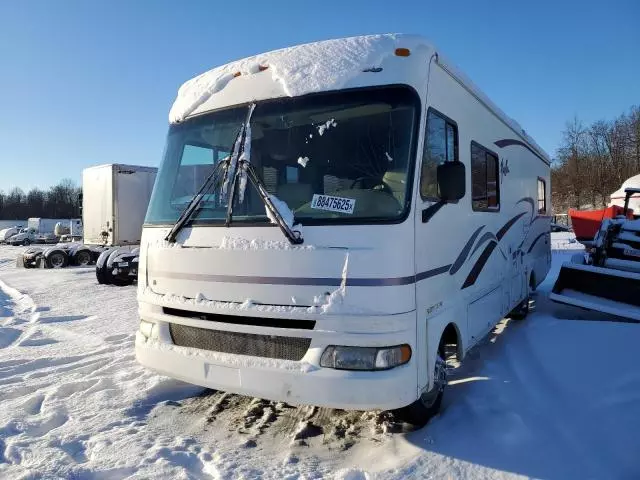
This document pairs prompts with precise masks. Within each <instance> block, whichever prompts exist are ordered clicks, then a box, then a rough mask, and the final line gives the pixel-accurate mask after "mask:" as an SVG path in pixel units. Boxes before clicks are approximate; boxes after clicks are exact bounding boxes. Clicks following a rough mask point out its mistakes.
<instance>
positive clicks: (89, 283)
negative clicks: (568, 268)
mask: <svg viewBox="0 0 640 480" xmlns="http://www.w3.org/2000/svg"><path fill="white" fill-rule="evenodd" d="M554 235H555V234H554ZM554 247H555V248H556V249H557V250H555V251H554V270H552V272H551V273H550V275H549V277H548V278H547V281H546V282H545V283H544V285H543V286H542V288H541V289H540V290H539V292H538V293H537V296H536V311H535V312H534V313H533V314H531V315H530V316H529V317H528V318H527V319H526V320H525V321H521V322H518V321H504V322H502V323H501V324H500V325H499V326H498V328H497V329H496V330H495V332H494V333H493V334H492V335H491V337H490V338H489V339H487V341H485V342H484V343H483V344H482V345H481V346H480V347H478V348H476V349H474V350H473V351H472V352H471V353H470V355H469V357H468V358H467V361H466V362H465V363H464V364H463V366H462V367H460V368H459V369H457V370H456V371H455V372H454V374H453V377H452V378H451V382H450V385H449V387H448V390H447V393H446V397H445V398H446V399H445V405H444V409H443V412H442V413H441V415H440V416H439V417H438V418H436V419H434V420H433V421H432V422H431V423H430V424H429V425H427V427H425V428H423V429H422V430H419V431H417V432H411V433H402V432H395V430H396V429H397V427H398V426H397V425H395V424H394V423H393V422H392V421H390V420H389V419H388V418H386V417H385V416H384V415H379V414H374V413H369V414H362V413H354V412H351V413H347V412H339V411H331V410H327V409H311V408H290V407H288V406H286V405H280V404H272V403H269V402H262V401H259V400H255V399H250V398H244V397H238V396H234V395H225V394H223V393H221V392H212V391H208V390H203V389H202V388H199V387H194V386H190V385H187V384H184V383H180V382H177V381H174V380H171V379H168V378H165V377H161V376H158V375H155V374H153V373H150V372H148V371H146V370H145V369H143V368H142V367H140V366H138V365H137V364H136V362H135V359H134V354H133V338H134V332H135V331H136V329H137V325H138V319H137V314H136V302H135V288H134V287H125V288H118V287H106V286H99V285H97V283H96V281H95V276H94V272H93V269H92V268H69V269H65V270H60V271H44V270H23V269H16V268H15V266H14V263H15V256H16V254H17V253H19V252H20V251H21V250H22V249H20V248H13V247H6V246H3V247H0V405H1V408H0V478H12V479H14V478H43V477H44V478H82V479H84V478H88V479H94V478H95V479H110V478H114V479H115V478H256V477H264V478H278V479H279V478H291V479H294V478H348V479H351V480H355V479H360V478H513V477H536V478H549V479H571V478H576V479H584V478H593V479H609V478H625V479H627V478H628V479H633V478H640V458H639V457H638V456H637V454H638V452H640V434H639V433H638V432H640V369H639V366H640V363H639V362H638V360H637V359H638V355H637V350H638V344H639V343H640V325H637V324H629V323H620V322H616V321H615V320H616V319H615V318H613V317H606V316H603V315H600V314H594V313H592V312H586V311H581V310H577V309H573V308H570V307H564V306H559V305H556V304H553V303H551V302H549V301H548V299H547V293H548V291H549V289H550V287H551V285H552V284H553V280H554V279H555V276H556V274H557V269H558V268H559V265H560V263H561V261H562V260H563V259H565V258H568V257H569V256H570V254H571V252H570V251H568V250H569V249H575V248H576V247H578V248H579V245H577V244H575V243H573V242H571V240H570V236H569V235H566V234H558V235H555V236H554ZM574 252H575V250H574ZM305 420H310V421H311V422H312V424H313V425H315V426H316V427H318V428H310V429H307V430H306V431H304V432H302V434H299V433H298V427H299V425H300V424H301V422H304V421H305ZM307 435H311V436H310V437H308V438H296V437H305V436H307Z"/></svg>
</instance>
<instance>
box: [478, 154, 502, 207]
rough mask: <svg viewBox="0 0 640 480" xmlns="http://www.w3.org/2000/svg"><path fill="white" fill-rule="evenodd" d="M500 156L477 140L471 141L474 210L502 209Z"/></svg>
mask: <svg viewBox="0 0 640 480" xmlns="http://www.w3.org/2000/svg"><path fill="white" fill-rule="evenodd" d="M498 168H499V164H498V157H497V155H495V154H494V153H492V152H490V151H489V150H487V149H485V148H483V147H481V146H480V145H478V144H477V143H475V142H472V143H471V194H472V196H471V199H472V200H471V201H472V206H473V209H474V210H480V211H482V210H492V211H497V210H499V209H500V174H499V172H498Z"/></svg>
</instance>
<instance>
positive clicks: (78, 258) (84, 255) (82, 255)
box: [73, 250, 93, 267]
mask: <svg viewBox="0 0 640 480" xmlns="http://www.w3.org/2000/svg"><path fill="white" fill-rule="evenodd" d="M73 260H74V263H75V264H76V265H79V266H81V267H86V266H87V265H91V262H92V261H93V258H92V257H91V252H90V251H89V250H78V251H77V252H76V253H75V255H74V256H73Z"/></svg>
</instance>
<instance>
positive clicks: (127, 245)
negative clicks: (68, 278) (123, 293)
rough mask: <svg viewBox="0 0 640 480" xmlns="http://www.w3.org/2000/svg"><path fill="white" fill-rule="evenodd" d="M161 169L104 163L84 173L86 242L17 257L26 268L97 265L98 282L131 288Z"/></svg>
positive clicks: (83, 194)
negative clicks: (156, 180)
mask: <svg viewBox="0 0 640 480" xmlns="http://www.w3.org/2000/svg"><path fill="white" fill-rule="evenodd" d="M156 172H157V169H156V168H153V167H145V166H139V165H123V164H106V165H98V166H95V167H89V168H86V169H85V170H84V171H83V172H82V227H83V239H82V240H83V241H82V242H68V243H67V242H62V243H58V244H56V245H54V246H51V247H32V248H29V249H27V250H26V251H25V252H24V253H23V254H22V255H21V256H19V257H18V266H23V267H25V268H35V267H44V268H64V267H66V266H68V265H81V266H86V265H91V264H94V263H95V264H96V277H97V279H98V281H99V282H100V283H107V284H109V283H113V284H119V285H123V284H130V283H132V282H133V281H134V280H135V277H136V275H137V252H138V249H137V246H138V245H139V244H140V236H141V233H142V224H143V222H144V217H145V213H146V210H147V205H148V203H149V198H150V196H151V191H152V189H153V184H154V181H155V176H156Z"/></svg>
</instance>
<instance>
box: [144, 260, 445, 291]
mask: <svg viewBox="0 0 640 480" xmlns="http://www.w3.org/2000/svg"><path fill="white" fill-rule="evenodd" d="M449 268H451V265H444V266H442V267H438V268H434V269H431V270H427V271H425V272H420V273H418V274H417V275H408V276H405V277H389V278H349V277H347V278H346V286H348V287H392V286H402V285H411V284H414V283H416V282H419V281H421V280H426V279H427V278H431V277H435V276H436V275H440V274H442V273H445V272H448V271H449ZM149 275H150V276H151V277H161V278H170V279H172V280H193V281H197V282H220V283H246V284H258V285H298V286H321V285H322V286H332V287H339V286H340V285H342V278H340V277H259V276H244V275H207V274H202V273H182V272H163V271H150V272H149Z"/></svg>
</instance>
